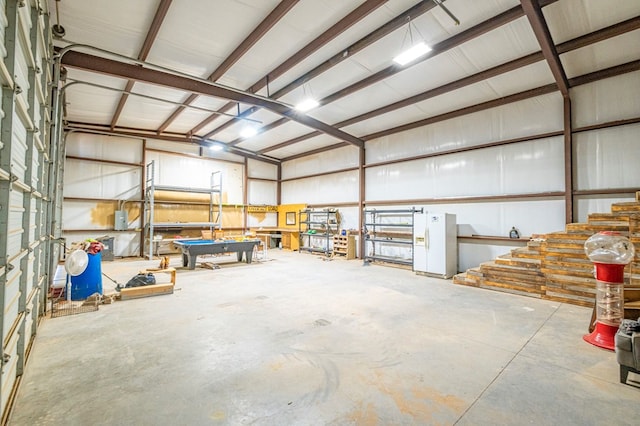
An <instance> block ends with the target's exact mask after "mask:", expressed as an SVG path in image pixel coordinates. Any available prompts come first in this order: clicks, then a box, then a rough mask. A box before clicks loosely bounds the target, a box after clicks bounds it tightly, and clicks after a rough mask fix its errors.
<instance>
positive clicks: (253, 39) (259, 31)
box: [157, 0, 299, 134]
mask: <svg viewBox="0 0 640 426" xmlns="http://www.w3.org/2000/svg"><path fill="white" fill-rule="evenodd" d="M298 1H299V0H282V1H281V2H280V3H278V5H277V6H276V7H275V8H274V9H273V10H272V11H271V13H269V15H267V17H266V18H265V19H263V20H262V22H260V24H259V25H258V26H257V27H256V28H255V29H254V30H253V31H252V32H251V34H249V36H248V37H247V38H245V39H244V40H243V41H242V43H240V44H239V45H238V47H236V48H235V50H234V51H233V52H231V54H230V55H229V56H227V58H226V59H225V60H224V61H223V62H222V63H221V64H220V66H218V68H216V69H215V71H213V72H212V73H211V75H210V76H209V77H207V80H211V81H216V80H218V79H219V78H220V77H222V76H223V75H224V74H225V73H226V72H227V71H228V70H229V68H231V67H232V66H233V64H235V63H236V62H237V61H238V59H240V58H241V57H242V55H244V54H245V53H247V52H248V51H249V49H251V48H252V47H253V46H254V45H255V44H256V43H257V42H258V41H259V40H260V39H261V38H262V37H263V36H264V35H265V34H266V33H267V32H268V31H269V30H270V29H271V28H273V26H274V25H275V24H277V23H278V21H280V20H281V19H282V18H283V17H284V16H285V15H286V14H287V13H288V12H289V11H290V10H291V8H292V7H293V6H295V5H296V4H297V3H298ZM196 99H198V95H196V94H193V93H192V94H191V95H189V96H188V97H187V98H186V99H185V100H184V101H183V103H184V104H185V105H190V104H191V103H192V102H194V101H195V100H196ZM184 110H185V107H178V108H177V109H176V110H175V111H173V113H172V114H171V115H170V116H169V118H167V119H166V120H165V121H164V123H162V124H161V125H160V127H158V131H157V133H158V134H160V133H162V132H164V131H165V130H166V129H167V127H169V126H170V125H171V123H173V121H174V120H175V119H176V118H178V116H179V115H180V114H182V112H183V111H184Z"/></svg>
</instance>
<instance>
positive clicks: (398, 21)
mask: <svg viewBox="0 0 640 426" xmlns="http://www.w3.org/2000/svg"><path fill="white" fill-rule="evenodd" d="M434 7H436V4H435V3H434V2H432V1H431V0H427V1H421V2H420V3H418V4H417V5H415V6H413V7H411V8H409V9H407V10H405V11H404V12H402V13H401V14H400V15H398V16H396V17H395V18H393V19H392V20H390V21H389V22H387V23H386V24H384V25H382V26H381V27H378V28H377V29H375V30H374V31H372V32H370V33H369V34H367V35H366V36H364V37H363V38H361V39H360V40H358V41H356V42H355V43H353V44H351V45H350V46H349V47H347V48H345V49H342V50H340V52H338V53H336V54H335V55H333V56H332V57H331V58H329V59H327V60H326V61H324V62H323V63H321V64H320V65H318V66H317V67H315V68H314V69H312V70H311V71H309V72H307V73H305V74H303V75H302V76H300V77H298V78H296V79H295V80H294V81H292V82H291V83H289V84H287V85H286V86H285V87H283V88H282V89H280V90H278V91H277V92H274V93H272V94H270V95H269V97H271V98H273V99H279V98H281V97H282V96H284V95H286V94H287V93H289V92H291V91H292V90H294V89H296V88H298V87H300V86H302V85H303V84H304V83H305V82H307V81H309V80H311V79H313V78H315V77H317V76H319V75H320V74H322V73H324V72H325V71H327V70H329V69H331V68H333V67H334V66H336V65H338V64H339V63H340V62H342V61H344V60H346V59H348V58H350V57H352V56H353V55H355V54H356V53H358V52H360V51H362V50H364V49H365V48H366V47H368V46H370V45H372V44H373V43H375V42H376V41H378V40H380V39H382V38H383V37H385V36H387V35H389V34H390V33H392V32H393V31H395V30H397V29H398V28H401V27H402V26H404V25H407V22H410V21H412V20H414V19H416V18H417V17H419V16H421V15H423V14H425V13H427V12H428V11H430V10H431V9H433V8H434ZM257 110H258V108H249V109H247V110H246V111H244V112H243V113H242V114H240V116H242V117H248V116H249V115H251V114H253V113H255V112H256V111H257ZM233 124H234V121H233V120H229V121H227V122H225V123H224V124H222V125H220V126H218V127H217V128H215V129H214V130H212V131H210V132H209V133H207V134H206V135H205V136H206V137H211V136H214V135H215V134H217V133H219V132H221V131H223V130H225V129H226V128H228V127H230V126H231V125H233ZM240 142H242V139H238V140H235V141H233V142H230V143H232V144H234V145H235V144H238V143H240Z"/></svg>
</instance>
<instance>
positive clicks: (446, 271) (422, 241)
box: [413, 212, 458, 278]
mask: <svg viewBox="0 0 640 426" xmlns="http://www.w3.org/2000/svg"><path fill="white" fill-rule="evenodd" d="M413 270H414V271H415V272H416V273H423V274H427V275H433V276H437V277H441V278H451V277H452V276H454V275H455V274H457V273H458V241H457V228H456V215H454V214H450V213H429V212H424V213H414V216H413Z"/></svg>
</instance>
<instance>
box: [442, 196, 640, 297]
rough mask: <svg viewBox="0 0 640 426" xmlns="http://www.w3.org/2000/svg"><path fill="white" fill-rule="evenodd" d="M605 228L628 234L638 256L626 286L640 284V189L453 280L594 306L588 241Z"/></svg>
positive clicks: (629, 272) (636, 286) (593, 281)
mask: <svg viewBox="0 0 640 426" xmlns="http://www.w3.org/2000/svg"><path fill="white" fill-rule="evenodd" d="M600 231H617V232H620V233H621V234H622V235H624V236H628V237H629V239H630V240H631V242H632V243H633V245H634V247H635V249H636V256H635V259H634V261H633V262H632V263H631V264H630V265H629V266H627V268H626V269H625V289H627V288H628V289H631V288H640V192H637V193H636V201H634V202H626V203H615V204H613V205H612V206H611V213H593V214H590V215H589V217H588V220H587V223H570V224H568V225H567V226H566V229H565V231H564V232H553V233H550V234H546V235H537V236H534V237H533V238H532V239H531V241H529V242H528V243H527V247H522V248H518V249H515V250H512V251H511V253H509V254H507V255H503V256H499V257H498V258H497V259H495V260H493V261H491V262H484V263H482V264H481V265H480V266H479V267H477V268H472V269H469V270H467V271H466V272H464V273H461V274H458V275H456V276H454V277H453V283H454V284H460V285H468V286H473V287H481V288H488V289H491V290H497V291H503V292H508V293H515V294H521V295H525V296H530V297H537V298H542V299H547V300H556V301H558V302H564V303H571V304H574V305H581V306H589V307H592V306H593V304H594V301H595V287H596V280H595V278H594V276H593V270H594V268H593V263H592V262H591V261H590V260H589V258H588V257H587V256H586V255H585V253H584V243H585V241H586V240H587V239H588V238H589V237H590V236H591V235H593V234H595V233H597V232H600ZM629 294H635V293H631V292H630V293H629Z"/></svg>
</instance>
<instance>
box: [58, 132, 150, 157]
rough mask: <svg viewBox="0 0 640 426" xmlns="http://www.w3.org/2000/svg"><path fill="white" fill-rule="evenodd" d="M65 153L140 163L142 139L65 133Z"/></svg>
mask: <svg viewBox="0 0 640 426" xmlns="http://www.w3.org/2000/svg"><path fill="white" fill-rule="evenodd" d="M66 143H67V145H66V146H67V155H68V156H70V157H80V158H94V159H100V160H108V161H119V162H122V163H134V164H142V140H140V139H133V138H124V137H119V136H106V135H90V134H87V133H80V132H73V133H67V141H66Z"/></svg>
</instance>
